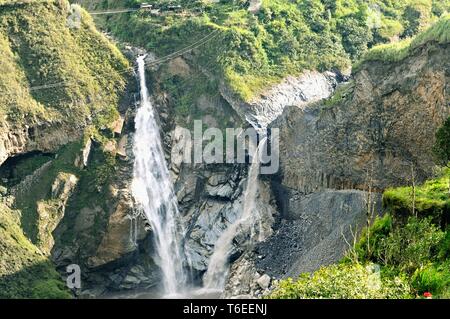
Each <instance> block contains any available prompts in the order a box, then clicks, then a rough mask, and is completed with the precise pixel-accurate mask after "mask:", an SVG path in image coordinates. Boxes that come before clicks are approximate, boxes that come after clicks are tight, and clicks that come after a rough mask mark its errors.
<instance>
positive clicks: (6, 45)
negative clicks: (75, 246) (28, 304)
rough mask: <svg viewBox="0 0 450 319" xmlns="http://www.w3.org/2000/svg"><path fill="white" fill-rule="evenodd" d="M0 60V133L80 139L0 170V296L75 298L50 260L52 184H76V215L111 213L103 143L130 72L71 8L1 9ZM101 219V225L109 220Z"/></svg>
mask: <svg viewBox="0 0 450 319" xmlns="http://www.w3.org/2000/svg"><path fill="white" fill-rule="evenodd" d="M78 17H80V19H78ZM0 56H1V59H0V69H1V70H2V72H1V74H0V91H1V92H2V94H0V116H1V117H2V119H4V120H2V121H1V122H0V130H6V133H7V132H8V130H9V129H14V128H16V127H18V128H20V127H24V126H25V125H28V127H30V128H31V129H33V130H34V129H35V127H34V126H41V125H43V126H45V127H54V129H55V131H56V130H57V129H60V130H62V131H66V132H74V135H73V136H71V137H70V138H69V139H70V140H72V141H75V142H70V141H68V142H67V144H66V145H64V146H63V147H61V148H60V149H59V150H55V151H54V153H53V154H41V153H38V152H31V153H28V154H26V155H23V156H17V157H16V158H11V159H9V160H8V161H7V162H5V163H4V164H3V165H2V167H1V169H0V178H1V180H0V187H1V193H0V298H70V297H71V296H72V294H71V292H70V291H68V290H67V289H66V288H65V285H64V282H63V281H62V280H61V278H60V276H59V274H58V272H57V271H56V270H55V266H54V265H53V263H52V262H51V261H50V259H49V258H48V255H49V252H50V250H51V248H52V245H53V238H52V232H53V230H54V228H55V227H56V224H57V223H58V222H59V218H61V217H62V211H61V209H62V207H61V200H62V199H59V198H56V199H55V198H53V197H52V186H53V185H54V182H55V180H56V179H57V177H58V176H59V177H61V178H63V179H64V178H68V177H69V176H70V175H69V174H73V175H75V176H76V177H77V179H78V184H77V185H80V186H79V187H78V186H77V187H76V188H75V190H74V193H75V195H74V199H73V201H72V202H71V203H70V204H68V205H67V206H68V207H69V209H73V211H72V214H76V213H77V210H76V209H77V207H78V206H79V205H80V203H79V202H77V200H80V201H82V202H83V203H94V204H96V205H107V204H106V201H107V199H106V198H107V193H108V190H107V184H108V182H109V180H110V178H111V176H112V175H113V174H114V172H115V169H116V166H117V165H116V159H115V157H114V156H113V154H110V153H108V152H107V151H103V148H104V147H103V145H104V144H106V143H107V142H108V141H110V140H111V139H112V138H113V134H112V132H111V129H110V128H111V125H112V123H113V121H115V120H116V119H117V117H118V105H119V99H120V98H121V96H122V94H123V92H124V89H125V84H126V82H127V77H128V73H129V71H130V68H129V64H128V62H127V60H126V59H125V58H124V57H123V56H122V54H121V53H120V51H118V49H117V48H116V47H115V46H113V45H112V44H111V43H110V42H109V41H108V40H107V39H106V38H105V37H104V36H103V35H102V34H100V33H99V32H98V31H97V30H96V29H95V27H94V23H93V21H92V20H91V18H90V16H89V15H88V14H87V13H86V12H85V11H84V10H83V9H81V8H80V7H77V6H72V7H70V5H69V3H68V2H67V1H65V0H42V1H20V3H19V2H12V1H0ZM33 132H34V131H33ZM33 132H31V133H30V136H31V138H32V135H33ZM77 132H78V133H77ZM88 138H92V139H94V141H95V142H94V143H93V144H94V146H93V150H92V153H91V158H90V166H89V168H87V169H81V168H78V167H76V166H75V164H74V163H75V159H76V158H77V156H79V155H80V153H81V149H82V147H83V145H84V142H86V140H87V139H88ZM38 169H40V170H38ZM32 174H36V175H34V176H33V178H31V175H32ZM27 177H28V178H27ZM24 180H26V183H23V184H20V183H21V182H23V181H24ZM77 205H78V206H77ZM11 207H14V209H12V208H11ZM39 209H40V210H39ZM40 214H43V215H45V216H43V217H42V216H41V215H40ZM97 219H98V223H103V224H104V222H105V221H104V219H105V217H104V216H98V218H97ZM96 221H97V220H96ZM98 225H100V224H98ZM100 226H101V225H100ZM100 226H99V227H98V228H97V229H96V231H99V229H100V228H101V227H100ZM93 244H94V245H95V243H93Z"/></svg>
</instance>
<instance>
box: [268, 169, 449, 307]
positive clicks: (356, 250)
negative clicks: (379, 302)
mask: <svg viewBox="0 0 450 319" xmlns="http://www.w3.org/2000/svg"><path fill="white" fill-rule="evenodd" d="M449 177H450V171H449V170H448V169H445V170H444V172H443V173H442V174H441V176H440V177H438V178H436V179H434V180H430V181H427V182H426V183H425V184H423V185H421V186H419V187H416V205H415V210H416V214H417V217H416V216H413V214H412V211H413V210H412V207H413V206H412V198H413V196H412V188H411V187H401V188H395V189H394V188H392V189H389V190H387V191H386V192H385V193H384V195H383V203H384V206H385V209H386V210H387V211H388V213H387V214H385V215H384V216H383V217H377V218H376V220H375V221H374V222H373V224H372V226H371V227H370V228H368V229H365V230H363V232H362V233H361V235H360V240H359V241H358V242H357V243H356V244H355V245H354V247H352V248H351V249H350V250H349V251H348V253H347V256H346V257H345V258H344V259H343V260H342V262H341V263H340V264H339V265H332V266H328V267H323V268H321V269H320V270H318V271H317V272H315V273H314V274H312V275H310V274H303V275H301V276H300V278H299V279H297V280H295V281H294V280H292V279H288V280H283V281H281V282H280V283H279V285H278V286H277V288H276V289H275V290H274V291H273V292H272V294H271V295H270V296H269V297H270V298H414V297H416V298H418V297H421V296H422V295H423V293H424V292H431V293H432V294H433V298H449V296H450V267H449V265H450V227H449V215H448V212H449V207H450V206H449V205H448V204H449V200H450V198H449V192H448V183H447V181H448V178H449ZM374 265H378V267H379V268H380V271H379V272H376V273H377V274H375V273H374V272H373V268H374V267H376V266H374ZM374 278H375V279H374ZM374 280H375V284H374Z"/></svg>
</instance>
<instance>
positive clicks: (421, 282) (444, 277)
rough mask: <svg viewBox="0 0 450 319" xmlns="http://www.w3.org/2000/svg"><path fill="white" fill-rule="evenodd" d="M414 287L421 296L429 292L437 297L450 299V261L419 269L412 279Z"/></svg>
mask: <svg viewBox="0 0 450 319" xmlns="http://www.w3.org/2000/svg"><path fill="white" fill-rule="evenodd" d="M412 286H413V288H414V289H415V290H416V291H417V293H418V294H419V295H422V294H423V293H424V292H427V291H429V292H431V293H432V294H433V295H434V296H436V297H442V298H449V297H450V261H448V262H446V263H443V264H429V265H427V266H424V267H422V268H420V269H418V270H417V271H416V272H415V273H414V275H413V277H412Z"/></svg>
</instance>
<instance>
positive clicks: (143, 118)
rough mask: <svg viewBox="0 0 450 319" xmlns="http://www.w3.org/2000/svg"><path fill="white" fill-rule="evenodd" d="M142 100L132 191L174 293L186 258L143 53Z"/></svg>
mask: <svg viewBox="0 0 450 319" xmlns="http://www.w3.org/2000/svg"><path fill="white" fill-rule="evenodd" d="M137 63H138V67H139V80H140V88H141V104H140V107H139V109H138V111H137V114H136V119H135V128H136V133H135V135H134V146H133V151H134V156H135V162H134V172H133V174H134V176H133V183H132V193H133V197H134V198H135V200H136V203H137V205H138V208H139V209H140V210H141V211H142V212H143V213H144V214H145V216H146V217H147V219H148V221H149V223H150V225H151V228H152V233H153V237H154V241H155V250H156V256H155V261H156V263H157V264H158V265H159V266H160V268H161V271H162V275H163V285H164V293H165V294H166V295H169V296H170V295H176V294H177V293H178V292H179V289H181V288H183V287H184V285H185V284H186V280H187V275H186V273H185V271H184V269H183V262H184V259H185V255H184V251H183V245H182V236H183V227H182V225H180V220H181V218H179V217H180V216H179V211H178V203H177V198H176V196H175V193H174V190H173V185H172V182H171V180H170V174H169V170H168V168H167V164H166V161H165V157H164V151H163V148H162V142H161V135H160V130H159V126H158V122H157V120H156V118H155V111H154V108H153V105H152V103H151V101H150V98H149V93H148V89H147V85H146V79H145V56H140V57H139V58H138V59H137Z"/></svg>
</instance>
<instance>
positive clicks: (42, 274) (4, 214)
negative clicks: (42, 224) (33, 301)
mask: <svg viewBox="0 0 450 319" xmlns="http://www.w3.org/2000/svg"><path fill="white" fill-rule="evenodd" d="M19 215H20V213H19V212H18V211H14V210H11V209H9V208H8V207H7V206H5V205H4V204H2V203H1V202H0V261H1V262H0V298H58V299H59V298H71V296H72V295H71V293H70V292H69V291H68V290H67V288H65V286H64V283H63V281H62V280H61V278H60V276H59V274H58V273H57V272H56V270H55V269H54V266H53V265H52V263H51V261H50V260H48V258H47V257H45V255H44V254H43V253H42V252H41V251H40V250H39V248H37V247H36V246H35V245H33V244H32V243H31V242H30V241H29V240H28V238H27V237H26V236H25V235H24V233H23V231H22V229H21V227H20V218H19Z"/></svg>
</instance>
